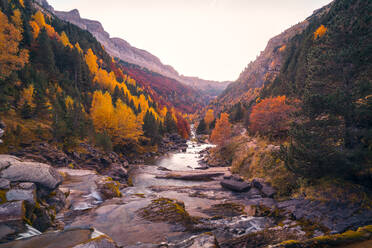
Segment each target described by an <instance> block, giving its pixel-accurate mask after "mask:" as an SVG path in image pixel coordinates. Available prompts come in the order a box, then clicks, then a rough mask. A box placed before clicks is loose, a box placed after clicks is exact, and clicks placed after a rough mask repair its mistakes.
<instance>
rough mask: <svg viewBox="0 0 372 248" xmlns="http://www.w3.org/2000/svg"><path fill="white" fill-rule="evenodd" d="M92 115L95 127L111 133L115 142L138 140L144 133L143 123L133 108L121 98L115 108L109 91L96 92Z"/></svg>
mask: <svg viewBox="0 0 372 248" xmlns="http://www.w3.org/2000/svg"><path fill="white" fill-rule="evenodd" d="M91 117H92V120H93V125H94V127H95V129H96V130H100V131H104V132H106V133H107V134H109V136H110V137H111V138H112V140H113V141H114V142H115V143H123V142H125V141H128V140H130V141H138V139H139V138H140V137H141V136H142V134H143V132H142V125H141V123H140V122H139V121H138V119H137V117H136V115H135V114H134V112H133V110H132V109H131V108H130V107H128V106H127V105H126V104H124V103H123V102H122V101H121V100H120V99H119V100H118V101H117V102H116V108H114V106H113V105H112V98H111V95H110V93H108V92H106V93H105V94H103V93H102V92H101V91H96V92H94V95H93V101H92V108H91Z"/></svg>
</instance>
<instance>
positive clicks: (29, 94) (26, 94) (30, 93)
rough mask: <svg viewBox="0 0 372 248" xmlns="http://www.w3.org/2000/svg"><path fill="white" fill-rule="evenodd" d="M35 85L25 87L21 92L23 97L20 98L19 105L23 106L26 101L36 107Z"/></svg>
mask: <svg viewBox="0 0 372 248" xmlns="http://www.w3.org/2000/svg"><path fill="white" fill-rule="evenodd" d="M34 91H35V88H34V85H32V84H30V86H28V87H27V88H24V89H23V91H22V93H21V98H20V100H19V103H18V106H19V107H22V106H23V105H24V104H25V103H27V104H28V105H30V106H31V107H35V104H34Z"/></svg>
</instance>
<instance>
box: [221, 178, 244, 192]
mask: <svg viewBox="0 0 372 248" xmlns="http://www.w3.org/2000/svg"><path fill="white" fill-rule="evenodd" d="M220 184H221V186H222V187H224V188H226V189H229V190H232V191H236V192H245V191H248V190H249V189H250V188H251V185H250V184H249V183H246V182H239V181H236V180H232V179H228V180H222V181H221V182H220Z"/></svg>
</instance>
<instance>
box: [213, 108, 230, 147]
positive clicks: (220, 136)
mask: <svg viewBox="0 0 372 248" xmlns="http://www.w3.org/2000/svg"><path fill="white" fill-rule="evenodd" d="M230 137H231V124H230V122H229V115H228V114H226V113H222V114H221V117H220V118H219V119H218V120H217V122H216V127H215V128H214V129H213V131H212V134H211V141H212V142H213V143H215V144H216V145H219V146H222V145H224V144H225V143H226V142H227V141H228V140H229V138H230Z"/></svg>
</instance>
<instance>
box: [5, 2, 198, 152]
mask: <svg viewBox="0 0 372 248" xmlns="http://www.w3.org/2000/svg"><path fill="white" fill-rule="evenodd" d="M0 7H1V9H0V10H1V18H2V20H1V25H2V26H1V27H2V34H3V35H2V36H1V37H0V38H1V39H2V40H1V42H2V47H1V49H2V51H1V52H2V59H1V61H0V63H1V65H0V68H1V69H0V70H1V76H0V98H1V101H0V113H1V121H3V122H4V124H5V126H6V128H5V131H6V132H5V135H4V136H5V138H4V144H1V146H0V150H1V151H2V152H15V151H17V150H19V149H21V148H23V147H25V146H32V145H33V144H35V143H37V142H45V141H48V142H49V143H53V144H56V145H58V146H60V147H61V148H62V149H63V150H64V151H70V150H72V149H75V147H76V146H78V144H79V143H80V142H86V143H88V144H91V145H96V146H98V147H101V148H102V149H104V150H106V151H112V150H115V151H118V152H121V153H122V154H126V155H131V154H133V153H134V152H139V153H143V152H148V151H157V149H158V148H159V147H158V145H160V143H161V140H162V137H163V136H166V135H168V134H174V133H179V134H180V135H182V137H183V138H187V137H188V133H189V127H188V124H187V122H186V121H185V119H184V118H183V114H184V113H185V112H188V111H190V112H193V111H195V108H197V107H200V106H199V105H198V103H200V105H202V104H204V103H202V98H201V97H197V96H198V95H197V94H195V92H194V90H192V89H191V88H188V87H186V86H184V85H181V84H179V83H178V84H176V83H174V82H169V84H171V86H170V87H168V88H167V87H166V88H167V90H168V91H167V92H160V91H159V93H161V94H164V95H165V96H168V95H169V96H173V97H174V98H171V97H167V98H165V97H164V98H162V97H160V96H159V95H157V94H154V92H156V91H157V89H155V88H154V89H152V88H151V84H152V82H153V79H152V77H150V76H148V77H146V78H144V77H143V76H142V75H141V74H140V73H139V72H137V73H132V72H131V73H130V74H129V72H128V73H123V69H124V66H122V65H120V64H119V63H117V62H116V61H115V60H114V58H112V57H111V56H110V55H109V54H108V53H107V52H106V51H105V50H104V48H103V46H102V44H100V43H99V42H98V41H97V40H96V39H95V38H94V37H93V36H92V35H91V34H90V33H89V32H88V31H86V30H82V29H80V28H79V27H77V26H75V25H73V24H70V23H67V22H65V21H63V20H61V19H59V18H58V17H56V16H54V15H53V14H52V13H51V12H50V11H49V10H50V8H51V7H48V6H46V9H44V8H43V7H41V6H40V5H39V4H38V3H35V2H33V1H26V2H23V1H18V0H17V1H13V2H9V1H5V0H4V1H1V5H0ZM121 67H123V69H121ZM140 71H141V70H140ZM141 73H142V71H141ZM137 76H138V81H140V82H141V83H139V82H137V78H136V77H137ZM153 77H154V76H153ZM146 80H149V81H146ZM160 81H162V82H163V78H162V80H160ZM172 87H173V88H172ZM176 87H179V88H176ZM183 91H185V92H187V93H188V94H186V95H185V96H184V97H180V96H179V94H180V92H183ZM159 93H158V94H159ZM177 93H178V94H177ZM176 96H177V99H176ZM173 100H174V101H173ZM172 101H173V102H172ZM190 102H192V104H190ZM137 155H138V154H137Z"/></svg>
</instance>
